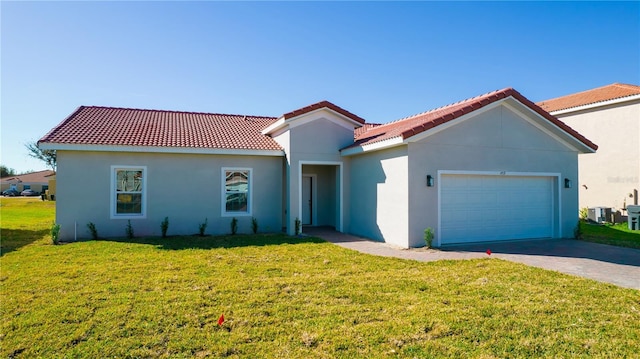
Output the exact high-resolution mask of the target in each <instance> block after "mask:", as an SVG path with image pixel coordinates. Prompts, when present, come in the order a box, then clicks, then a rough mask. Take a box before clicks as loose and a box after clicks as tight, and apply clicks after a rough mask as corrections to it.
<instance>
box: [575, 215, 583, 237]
mask: <svg viewBox="0 0 640 359" xmlns="http://www.w3.org/2000/svg"><path fill="white" fill-rule="evenodd" d="M580 212H582V210H580ZM582 237H583V233H582V227H580V221H578V223H577V224H576V226H575V227H574V228H573V238H575V239H583V238H582Z"/></svg>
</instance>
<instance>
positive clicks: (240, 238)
mask: <svg viewBox="0 0 640 359" xmlns="http://www.w3.org/2000/svg"><path fill="white" fill-rule="evenodd" d="M105 240H107V241H111V242H119V243H139V244H149V245H154V246H156V247H157V248H158V249H165V250H183V249H216V248H237V247H261V246H275V245H282V244H301V243H326V241H324V240H322V239H319V238H314V237H306V236H299V237H292V236H288V235H285V234H255V235H249V234H238V235H234V236H232V235H225V236H204V237H200V236H195V235H194V236H169V237H166V238H162V237H135V238H131V239H129V238H109V239H105Z"/></svg>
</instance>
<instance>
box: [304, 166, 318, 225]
mask: <svg viewBox="0 0 640 359" xmlns="http://www.w3.org/2000/svg"><path fill="white" fill-rule="evenodd" d="M304 177H309V178H311V225H312V226H314V225H317V224H318V201H317V198H318V175H317V174H315V173H303V174H302V178H304ZM300 186H302V182H300ZM300 194H301V195H302V190H301V191H300ZM300 204H302V198H300ZM300 213H302V209H300ZM300 221H302V217H300ZM303 224H304V223H303Z"/></svg>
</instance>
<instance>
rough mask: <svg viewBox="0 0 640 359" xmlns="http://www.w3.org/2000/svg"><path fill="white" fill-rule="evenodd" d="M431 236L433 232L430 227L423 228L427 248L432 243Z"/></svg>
mask: <svg viewBox="0 0 640 359" xmlns="http://www.w3.org/2000/svg"><path fill="white" fill-rule="evenodd" d="M433 237H434V234H433V229H432V228H431V227H429V228H427V229H425V230H424V243H425V244H426V246H427V248H431V246H432V244H433Z"/></svg>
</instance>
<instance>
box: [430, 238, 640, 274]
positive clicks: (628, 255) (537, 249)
mask: <svg viewBox="0 0 640 359" xmlns="http://www.w3.org/2000/svg"><path fill="white" fill-rule="evenodd" d="M440 249H441V250H442V251H456V252H478V253H483V252H486V251H487V250H488V249H490V250H491V252H492V253H502V254H513V255H531V256H546V257H558V258H562V257H564V258H586V259H593V260H597V261H601V262H608V263H615V264H623V265H630V266H636V267H640V249H634V248H627V247H618V246H613V245H607V244H601V243H594V242H587V241H582V240H577V239H539V240H517V241H501V242H485V243H470V244H460V245H449V246H444V247H442V248H440Z"/></svg>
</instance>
